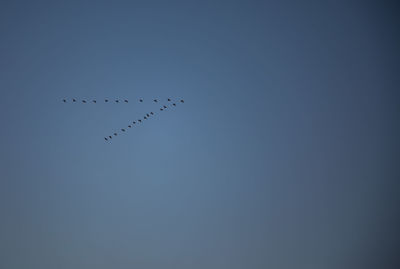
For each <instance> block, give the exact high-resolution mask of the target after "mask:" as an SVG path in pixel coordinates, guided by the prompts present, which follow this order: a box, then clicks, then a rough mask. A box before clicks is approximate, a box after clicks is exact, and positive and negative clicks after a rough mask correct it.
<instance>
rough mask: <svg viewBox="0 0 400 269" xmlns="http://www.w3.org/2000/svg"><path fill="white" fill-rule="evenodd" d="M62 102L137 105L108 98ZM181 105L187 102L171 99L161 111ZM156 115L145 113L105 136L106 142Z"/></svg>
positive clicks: (156, 100) (155, 101)
mask: <svg viewBox="0 0 400 269" xmlns="http://www.w3.org/2000/svg"><path fill="white" fill-rule="evenodd" d="M160 100H161V99H160ZM62 101H63V102H64V103H83V104H97V103H100V102H103V103H116V104H130V103H135V102H134V101H133V102H129V100H127V99H107V98H106V99H102V100H99V99H97V100H96V99H91V100H88V99H81V100H78V99H76V98H70V99H63V100H62ZM137 101H138V102H139V103H143V102H144V100H143V99H137V100H136V102H137ZM150 102H152V103H158V102H159V99H153V100H151V101H150ZM179 103H180V104H183V103H185V101H184V100H183V99H177V100H176V101H173V100H172V99H171V98H167V103H166V104H164V105H161V106H160V111H166V110H167V109H168V108H172V107H176V106H177V105H178V104H179ZM155 115H156V113H155V112H154V111H150V112H147V113H144V114H143V116H141V117H139V118H137V119H135V120H133V121H132V122H131V123H129V124H128V125H127V126H126V127H124V128H121V129H120V130H119V131H117V132H114V133H112V134H111V135H107V136H105V137H104V141H110V140H111V139H113V137H116V136H118V134H122V133H125V132H127V131H128V129H131V128H133V127H134V126H135V125H138V124H142V123H143V122H144V121H146V120H148V119H150V118H152V117H154V116H155Z"/></svg>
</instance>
